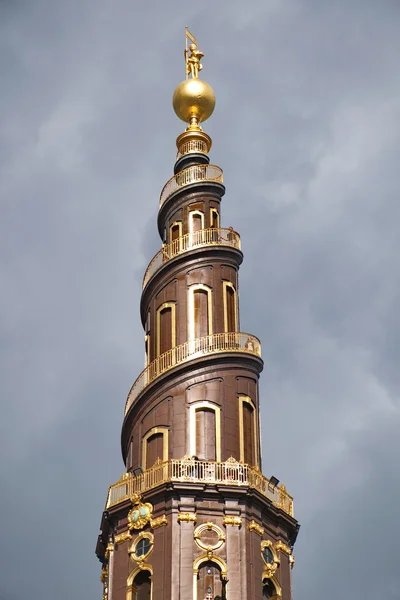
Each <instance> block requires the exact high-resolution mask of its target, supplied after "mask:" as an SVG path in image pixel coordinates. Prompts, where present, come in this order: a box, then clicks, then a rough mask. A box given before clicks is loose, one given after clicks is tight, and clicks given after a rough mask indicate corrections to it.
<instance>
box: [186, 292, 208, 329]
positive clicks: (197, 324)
mask: <svg viewBox="0 0 400 600" xmlns="http://www.w3.org/2000/svg"><path fill="white" fill-rule="evenodd" d="M211 293H212V290H211V288H210V287H208V286H207V285H204V284H202V283H196V284H195V285H193V286H191V287H190V288H189V297H188V303H189V310H188V319H189V321H188V329H189V339H190V340H195V339H199V338H201V337H204V336H207V335H211V334H212V296H211Z"/></svg>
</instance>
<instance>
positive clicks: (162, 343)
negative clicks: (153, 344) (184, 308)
mask: <svg viewBox="0 0 400 600" xmlns="http://www.w3.org/2000/svg"><path fill="white" fill-rule="evenodd" d="M175 344H176V329H175V304H174V303H173V302H166V303H165V304H163V305H162V306H160V307H159V309H158V310H157V356H160V354H164V352H167V351H168V350H170V349H171V348H174V347H175Z"/></svg>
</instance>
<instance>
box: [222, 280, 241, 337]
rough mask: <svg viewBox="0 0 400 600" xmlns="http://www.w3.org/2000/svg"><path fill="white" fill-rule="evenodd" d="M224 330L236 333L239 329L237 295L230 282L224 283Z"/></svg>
mask: <svg viewBox="0 0 400 600" xmlns="http://www.w3.org/2000/svg"><path fill="white" fill-rule="evenodd" d="M223 283H224V292H223V293H224V330H225V331H226V332H234V331H237V329H238V323H237V321H238V319H237V294H236V290H235V288H234V286H233V284H232V283H231V282H230V281H224V282H223Z"/></svg>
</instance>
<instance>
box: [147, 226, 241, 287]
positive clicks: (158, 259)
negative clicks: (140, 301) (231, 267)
mask: <svg viewBox="0 0 400 600" xmlns="http://www.w3.org/2000/svg"><path fill="white" fill-rule="evenodd" d="M202 246H230V247H232V248H237V249H238V250H240V235H239V234H238V233H236V231H233V229H216V228H210V229H200V230H199V231H194V232H193V233H187V234H186V235H183V236H181V237H179V238H177V239H176V240H174V241H173V242H171V243H170V244H165V245H164V246H163V247H162V249H161V250H160V251H159V252H157V254H156V255H155V256H154V258H153V259H152V260H151V261H150V264H149V266H148V267H147V269H146V272H145V274H144V277H143V287H145V285H146V284H147V283H148V281H149V280H150V279H151V278H152V277H153V275H154V274H155V273H156V272H157V271H158V269H160V267H162V266H163V265H164V264H165V263H166V262H167V261H169V260H170V259H171V258H175V256H178V254H182V253H183V252H187V251H188V250H192V249H193V248H201V247H202Z"/></svg>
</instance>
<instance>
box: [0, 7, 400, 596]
mask: <svg viewBox="0 0 400 600" xmlns="http://www.w3.org/2000/svg"><path fill="white" fill-rule="evenodd" d="M210 16H211V17H212V18H210ZM399 16H400V14H399V8H398V4H397V2H389V1H383V2H379V3H376V2H372V1H364V2H360V1H356V0H354V1H353V2H344V1H339V2H335V3H330V2H316V1H311V0H310V1H306V0H303V1H299V2H295V1H290V0H285V1H283V2H282V1H279V2H278V1H274V0H270V1H265V0H260V1H255V0H254V1H253V0H252V1H251V2H248V3H245V2H239V1H231V2H229V3H228V2H226V1H225V0H223V1H221V2H218V3H211V2H210V3H205V4H203V5H202V6H201V7H199V8H197V7H193V6H192V5H190V6H189V5H188V4H187V3H184V2H178V1H174V2H169V3H161V2H158V1H157V2H153V3H150V4H146V5H143V6H142V7H141V8H140V9H138V6H137V4H134V3H123V2H116V3H113V4H112V6H111V4H110V3H107V2H101V1H100V2H93V1H92V0H84V1H82V0H81V1H80V2H77V1H75V2H68V3H62V2H48V0H39V1H38V2H36V3H28V2H16V3H11V2H3V3H0V50H1V51H0V70H1V81H2V92H1V95H0V114H1V136H0V182H1V183H0V194H1V206H2V218H1V223H0V227H1V232H0V251H1V256H2V264H1V271H0V283H1V290H2V291H1V295H0V310H1V314H2V315H3V319H2V325H1V329H0V352H1V361H0V364H1V367H0V368H1V372H0V381H1V401H2V414H3V419H2V428H1V438H0V439H1V443H2V456H3V457H6V459H3V461H2V463H1V465H0V477H1V489H2V509H3V510H2V514H3V516H4V518H3V540H4V543H3V544H2V550H1V553H0V564H1V565H2V578H1V583H0V597H1V598H2V597H4V598H5V599H6V600H9V599H10V600H13V599H14V598H17V597H18V598H19V597H23V596H26V595H29V596H30V597H34V598H54V597H57V598H59V599H60V600H64V599H65V600H66V599H67V598H71V597H85V598H90V599H91V598H93V599H94V598H97V597H98V596H99V594H100V593H101V590H100V583H99V581H98V576H99V568H98V564H96V559H95V557H94V554H93V549H94V544H95V540H96V536H97V531H98V524H99V521H100V516H101V511H102V509H103V506H104V500H105V497H106V488H107V485H108V484H109V483H111V482H113V481H115V480H116V479H118V478H119V476H120V474H121V472H122V470H123V465H122V463H121V460H120V454H119V453H120V448H119V432H120V425H121V421H122V411H123V406H124V401H125V397H126V393H127V391H128V390H129V387H130V385H131V384H132V382H133V380H134V379H135V378H136V376H137V374H138V373H139V372H140V370H141V369H142V365H143V344H142V335H143V331H142V329H141V326H140V322H139V308H138V307H139V297H140V290H141V279H142V275H143V272H144V270H145V268H146V266H147V264H148V262H149V260H150V259H151V257H152V256H153V254H154V253H155V252H156V251H157V250H158V249H159V245H160V240H159V238H158V233H157V229H156V211H157V202H158V195H159V192H160V189H161V187H162V186H163V185H164V183H165V181H166V180H167V179H168V178H169V177H170V176H171V171H172V165H173V161H174V156H175V150H174V147H175V146H174V143H175V138H176V135H177V134H178V133H179V132H180V131H181V130H182V128H183V125H180V124H179V123H178V122H177V120H176V118H175V117H174V115H173V113H172V110H171V96H172V91H173V88H174V86H175V85H176V84H177V83H178V81H179V80H180V79H181V78H183V68H182V31H183V27H184V25H186V24H189V25H190V26H191V28H192V29H193V30H194V32H195V33H196V34H197V36H198V38H199V40H200V42H201V47H202V49H204V51H205V52H206V57H205V60H204V65H205V68H204V77H205V78H206V79H207V80H208V81H209V82H210V83H211V84H212V85H213V86H214V88H215V91H216V95H217V108H216V112H215V115H214V116H213V118H212V119H211V120H210V122H209V123H207V124H206V125H205V129H206V131H207V132H209V133H210V134H211V135H212V137H213V142H214V145H213V149H212V161H213V162H214V163H216V164H220V165H221V166H222V167H223V169H224V172H225V182H226V186H227V194H226V196H225V199H224V204H223V222H224V224H225V226H229V225H232V226H234V227H235V228H236V229H238V230H239V232H240V233H241V236H242V242H243V249H244V253H245V262H244V264H243V267H242V269H241V296H240V298H241V321H242V323H241V328H242V330H244V331H246V330H247V331H250V332H252V333H255V334H256V335H258V336H260V338H261V339H262V342H263V357H264V360H265V370H264V374H263V376H262V380H261V394H262V429H263V450H264V465H263V466H264V472H265V473H266V474H267V475H270V474H271V473H274V474H276V475H277V476H278V477H279V478H280V479H281V480H283V481H284V482H285V483H286V484H287V487H288V489H289V491H290V492H291V493H293V494H294V495H295V509H296V515H297V517H298V518H299V520H300V521H301V523H302V529H301V533H300V535H299V539H298V542H297V544H296V548H295V554H296V566H295V569H294V596H295V598H297V599H298V600H302V599H304V600H305V599H307V600H317V599H318V600H319V599H320V598H321V597H323V598H324V599H325V600H331V599H332V600H333V598H336V597H337V595H338V590H340V592H339V593H340V595H342V596H343V597H346V598H347V597H349V598H350V597H351V598H354V599H355V600H358V599H360V600H361V599H362V600H365V599H370V598H371V600H372V598H377V597H385V598H388V599H391V598H393V599H395V598H398V596H399V589H400V576H399V574H398V569H397V563H396V562H395V560H396V556H397V554H398V552H397V546H396V540H397V538H398V535H399V531H398V529H399V526H398V518H397V505H398V503H399V476H398V464H397V463H398V461H397V457H398V456H399V451H400V447H399V446H400V442H399V435H398V432H399V391H400V378H399V369H398V362H399V349H400V327H399V317H398V306H399V289H400V275H399V273H400V271H399V268H398V265H397V262H398V259H397V257H398V255H399V252H400V236H399V227H398V223H399V221H400V214H399V213H400V208H399V207H400V204H399V200H398V198H399V183H398V164H399V159H400V141H399V127H398V123H399V117H400V114H399V113H400V104H399V97H400V71H399V69H398V56H399V51H400V41H399V36H398V30H399ZM382 539H383V542H382ZM371 564H373V568H371Z"/></svg>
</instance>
